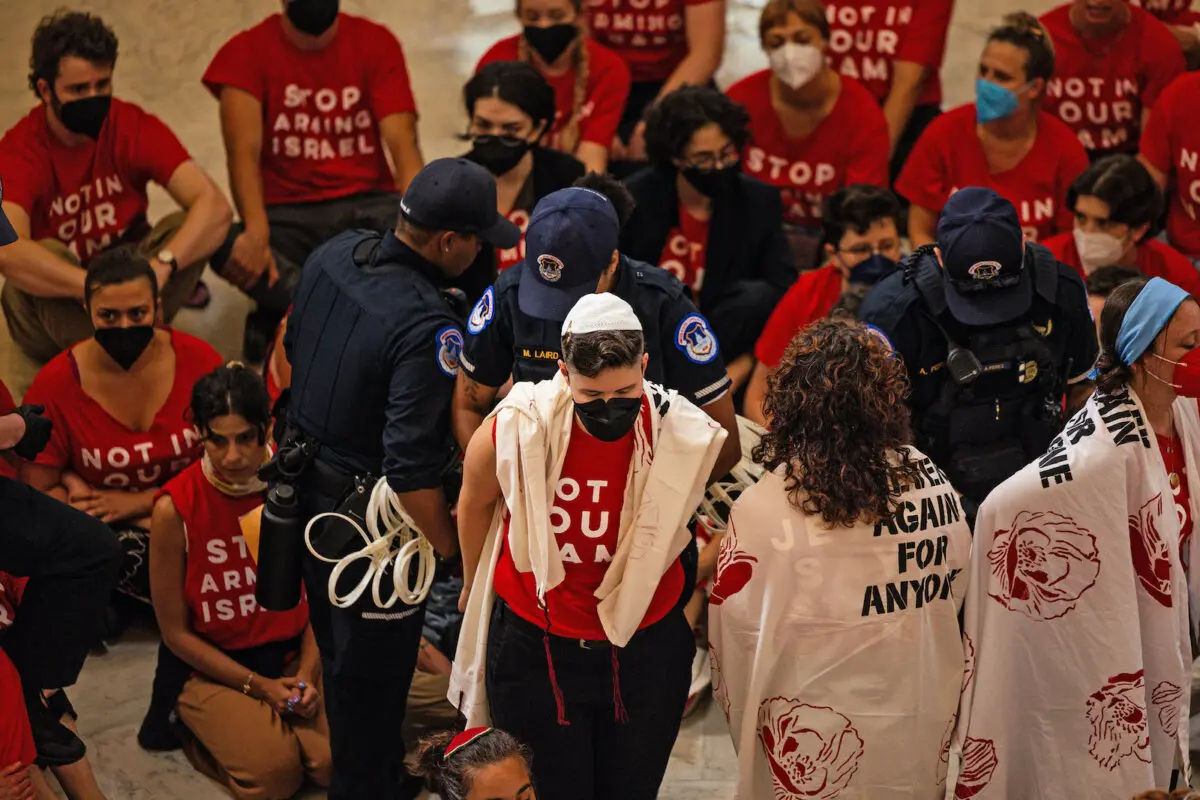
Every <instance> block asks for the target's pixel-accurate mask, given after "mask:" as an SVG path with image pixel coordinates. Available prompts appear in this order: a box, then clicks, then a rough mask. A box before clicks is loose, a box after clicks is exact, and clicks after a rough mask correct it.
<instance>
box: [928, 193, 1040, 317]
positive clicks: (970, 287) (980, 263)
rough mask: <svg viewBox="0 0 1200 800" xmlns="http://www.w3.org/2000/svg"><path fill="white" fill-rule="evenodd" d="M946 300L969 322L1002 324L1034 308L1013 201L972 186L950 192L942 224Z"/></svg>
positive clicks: (940, 244) (940, 237)
mask: <svg viewBox="0 0 1200 800" xmlns="http://www.w3.org/2000/svg"><path fill="white" fill-rule="evenodd" d="M937 244H938V249H939V250H940V251H941V254H942V266H943V267H944V268H945V270H946V280H944V281H943V282H942V283H943V285H944V286H945V288H946V304H947V305H948V306H949V307H950V313H951V314H952V315H953V316H954V318H955V319H957V320H958V321H959V322H962V323H963V324H965V325H999V324H1001V323H1005V322H1010V321H1012V320H1014V319H1017V318H1018V317H1020V316H1021V315H1022V314H1025V313H1026V312H1027V311H1029V306H1030V304H1031V303H1032V302H1033V276H1032V274H1031V271H1030V270H1028V269H1026V268H1025V236H1024V234H1023V233H1022V231H1021V222H1020V220H1019V219H1018V218H1017V210H1016V209H1015V208H1013V204H1012V203H1010V202H1009V201H1008V200H1005V199H1004V198H1003V197H1001V196H1000V195H998V194H996V193H995V192H993V191H992V190H991V189H984V188H982V187H979V186H968V187H966V188H964V189H960V190H959V191H957V192H955V193H954V194H953V195H951V196H950V199H949V200H947V201H946V206H945V207H944V208H943V209H942V216H941V219H939V220H938V226H937Z"/></svg>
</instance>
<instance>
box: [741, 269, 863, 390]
mask: <svg viewBox="0 0 1200 800" xmlns="http://www.w3.org/2000/svg"><path fill="white" fill-rule="evenodd" d="M841 296H842V271H841V270H840V269H838V268H837V265H836V264H826V265H825V266H823V267H821V268H820V269H814V270H812V271H811V272H802V273H800V277H799V278H797V279H796V282H795V283H793V284H792V287H791V288H790V289H788V290H787V293H786V294H785V295H784V296H783V299H782V300H780V301H779V305H777V306H775V310H774V311H772V312H771V316H770V318H769V319H767V324H766V326H765V327H764V328H763V332H762V333H761V334H759V337H758V342H757V343H755V345H754V357H755V358H756V359H758V360H759V361H760V362H762V364H763V366H765V367H767V368H768V369H775V367H777V366H779V362H780V361H781V360H782V359H783V351H784V350H787V346H788V345H789V344H791V343H792V339H794V338H796V334H797V333H799V332H800V331H801V330H803V329H804V328H806V327H808V326H809V325H811V324H812V323H813V322H816V321H817V320H819V319H823V318H825V317H827V316H829V312H831V311H833V307H834V306H835V305H837V301H838V298H839V297H841Z"/></svg>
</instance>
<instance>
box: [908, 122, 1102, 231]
mask: <svg viewBox="0 0 1200 800" xmlns="http://www.w3.org/2000/svg"><path fill="white" fill-rule="evenodd" d="M1037 124H1038V129H1037V130H1038V133H1037V140H1036V141H1035V142H1034V143H1033V147H1032V148H1031V149H1030V150H1029V152H1028V153H1027V154H1026V155H1025V158H1023V159H1021V162H1020V163H1019V164H1017V165H1016V166H1015V167H1013V168H1012V169H1010V170H1008V171H1007V172H1001V173H998V174H995V175H993V174H992V173H991V172H989V171H988V165H987V158H986V156H984V153H983V146H982V145H981V144H980V142H979V136H978V134H977V133H976V121H975V105H974V103H968V104H967V105H965V106H959V107H958V108H955V109H953V110H951V111H947V112H946V113H945V114H942V115H941V116H940V117H938V118H937V119H935V120H934V121H933V122H931V123H930V124H929V127H928V128H926V129H925V132H924V133H923V134H921V138H920V139H918V140H917V144H916V146H915V147H913V150H912V153H911V154H910V155H909V157H908V161H906V162H905V164H904V169H903V170H901V171H900V176H899V177H898V178H897V179H896V191H897V192H899V193H900V194H902V195H904V196H905V197H906V198H908V201H909V202H910V203H912V204H913V205H917V206H921V207H922V208H925V209H928V210H930V211H932V212H934V213H941V210H942V207H943V206H945V205H946V200H947V198H949V197H950V195H952V194H954V193H955V192H957V191H958V190H959V189H961V188H962V187H964V186H985V187H987V188H989V189H992V190H994V191H995V192H996V193H997V194H999V195H1001V196H1002V197H1004V198H1006V199H1007V200H1008V201H1009V202H1010V203H1012V204H1013V205H1014V206H1016V209H1017V216H1018V217H1020V219H1021V227H1022V228H1024V229H1025V235H1026V236H1027V237H1028V238H1029V239H1030V240H1031V241H1038V240H1040V239H1045V238H1048V237H1050V236H1053V235H1054V234H1055V233H1058V232H1059V231H1069V230H1071V229H1072V226H1073V216H1074V215H1073V214H1072V213H1071V209H1069V208H1067V207H1066V203H1065V200H1066V196H1067V189H1068V188H1069V187H1070V186H1071V183H1072V181H1074V180H1075V179H1076V178H1077V177H1079V173H1081V172H1083V171H1084V170H1085V169H1087V166H1088V157H1087V153H1086V152H1085V151H1084V149H1083V145H1081V144H1080V143H1079V140H1078V139H1076V138H1075V135H1074V134H1073V133H1071V129H1070V128H1068V127H1067V126H1066V125H1065V124H1064V123H1063V122H1062V121H1061V120H1059V119H1058V118H1057V117H1053V116H1051V115H1049V114H1047V113H1046V112H1044V111H1041V112H1038V118H1037Z"/></svg>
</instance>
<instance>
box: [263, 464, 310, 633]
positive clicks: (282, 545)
mask: <svg viewBox="0 0 1200 800" xmlns="http://www.w3.org/2000/svg"><path fill="white" fill-rule="evenodd" d="M302 547H304V520H303V519H301V518H300V504H299V503H298V502H297V498H296V487H295V486H292V485H291V484H290V483H279V484H276V485H274V486H272V487H271V489H270V491H268V492H267V502H266V503H265V504H264V505H263V513H262V525H261V526H260V528H259V537H258V584H257V585H256V587H255V590H254V595H255V597H256V598H258V604H259V605H260V606H262V607H263V608H265V609H267V610H268V611H288V610H290V609H293V608H295V607H296V604H297V603H299V602H300V583H301V575H300V564H301V557H302V555H303V551H302V550H301V548H302Z"/></svg>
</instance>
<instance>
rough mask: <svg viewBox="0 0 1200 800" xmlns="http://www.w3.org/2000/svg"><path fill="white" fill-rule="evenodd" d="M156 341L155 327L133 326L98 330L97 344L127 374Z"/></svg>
mask: <svg viewBox="0 0 1200 800" xmlns="http://www.w3.org/2000/svg"><path fill="white" fill-rule="evenodd" d="M153 340H154V326H152V325H133V326H130V327H128V328H97V329H96V344H98V345H100V347H101V348H102V349H103V350H104V352H106V353H108V355H109V357H110V358H112V360H113V361H115V362H117V366H119V367H120V368H121V369H123V370H125V371H126V372H128V371H129V369H130V367H132V366H133V365H134V364H135V363H137V360H138V359H139V358H141V357H142V353H144V352H146V348H147V347H149V346H150V342H151V341H153Z"/></svg>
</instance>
